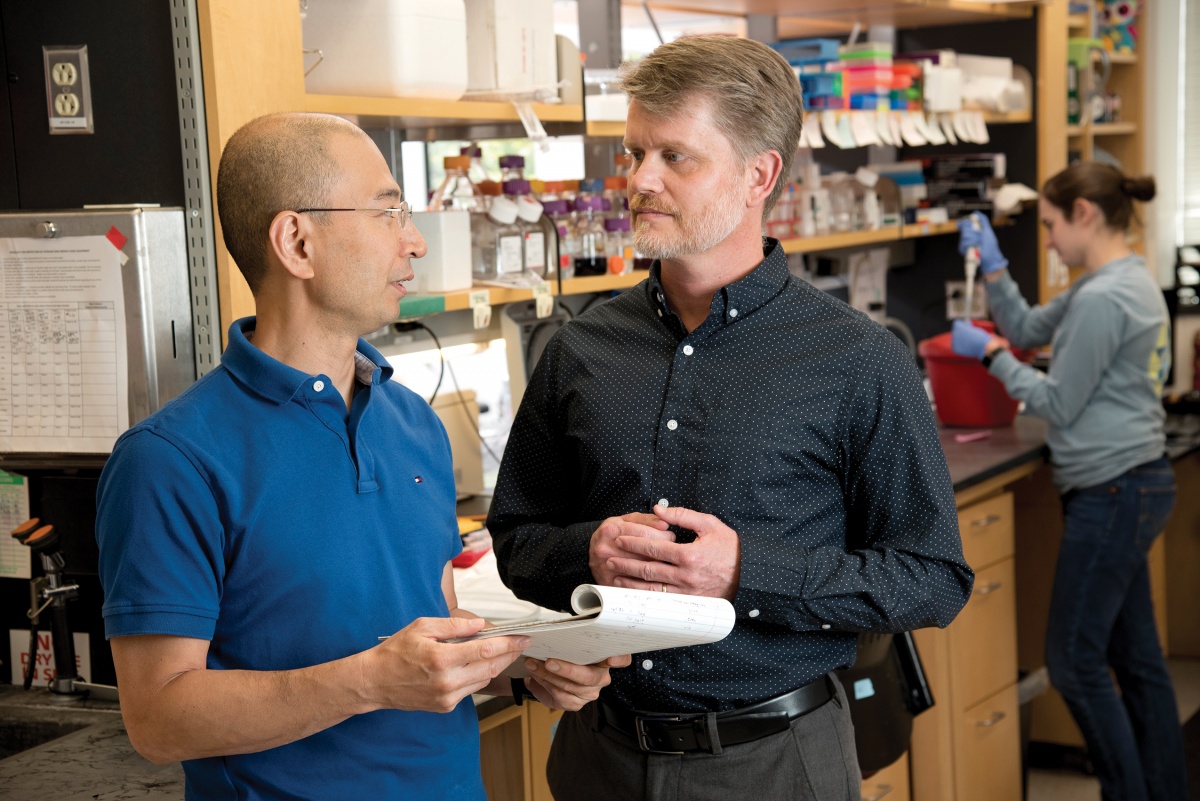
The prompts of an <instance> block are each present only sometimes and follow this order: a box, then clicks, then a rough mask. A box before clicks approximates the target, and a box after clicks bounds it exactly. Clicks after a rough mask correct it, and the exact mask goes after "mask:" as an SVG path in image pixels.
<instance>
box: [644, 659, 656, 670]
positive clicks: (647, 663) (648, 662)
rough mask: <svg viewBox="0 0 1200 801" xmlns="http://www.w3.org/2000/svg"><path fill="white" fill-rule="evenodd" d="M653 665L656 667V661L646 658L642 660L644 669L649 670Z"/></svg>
mask: <svg viewBox="0 0 1200 801" xmlns="http://www.w3.org/2000/svg"><path fill="white" fill-rule="evenodd" d="M652 667H654V662H652V661H651V660H649V659H645V660H643V661H642V669H643V670H649V669H650V668H652Z"/></svg>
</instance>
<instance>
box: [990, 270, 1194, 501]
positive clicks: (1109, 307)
mask: <svg viewBox="0 0 1200 801" xmlns="http://www.w3.org/2000/svg"><path fill="white" fill-rule="evenodd" d="M987 288H988V305H989V306H990V307H991V311H992V316H993V317H994V318H995V319H996V324H997V328H998V329H999V331H1000V332H1001V333H1002V334H1003V335H1004V336H1005V337H1007V338H1008V340H1009V342H1011V343H1012V344H1013V345H1014V346H1016V347H1018V348H1035V347H1040V346H1042V345H1045V344H1046V343H1050V344H1051V346H1052V349H1053V358H1052V361H1051V365H1050V371H1049V373H1048V374H1043V373H1041V372H1039V371H1037V370H1035V369H1033V368H1032V367H1029V366H1028V365H1026V364H1023V363H1021V362H1020V361H1019V360H1018V359H1017V358H1016V357H1014V356H1013V355H1012V354H1011V353H1008V352H1007V351H1005V352H1002V353H1000V354H999V355H998V356H997V357H996V358H995V359H994V360H993V362H992V365H991V372H992V374H993V375H995V376H996V377H997V378H999V379H1000V380H1001V381H1002V382H1004V385H1005V387H1007V389H1008V393H1009V394H1010V395H1011V396H1012V397H1014V398H1016V399H1018V400H1022V401H1024V402H1025V411H1026V413H1028V414H1031V415H1033V416H1035V417H1041V418H1043V419H1045V420H1046V421H1047V422H1049V423H1050V426H1049V429H1048V432H1047V435H1046V439H1047V443H1048V444H1049V446H1050V453H1051V464H1052V466H1053V469H1054V481H1055V484H1056V485H1057V486H1058V489H1059V491H1060V492H1066V491H1067V490H1070V489H1078V488H1080V487H1090V486H1093V485H1095V484H1100V483H1102V482H1104V481H1108V480H1109V479H1112V478H1116V477H1117V476H1119V475H1121V474H1122V473H1124V472H1126V471H1127V470H1129V469H1131V468H1133V467H1136V466H1137V465H1139V464H1143V463H1145V462H1148V461H1151V460H1153V459H1157V458H1158V457H1160V456H1162V454H1163V447H1164V444H1165V438H1164V435H1163V420H1164V417H1165V415H1164V412H1163V407H1162V387H1163V382H1164V381H1165V380H1166V376H1167V372H1168V370H1169V369H1170V365H1171V341H1170V339H1171V338H1170V325H1169V319H1168V316H1167V308H1166V303H1165V302H1164V301H1163V297H1162V292H1161V291H1160V290H1159V288H1158V286H1157V285H1156V284H1155V283H1154V280H1153V278H1152V277H1151V275H1150V273H1149V271H1148V270H1147V269H1146V263H1145V261H1144V260H1143V259H1142V258H1141V257H1140V256H1137V255H1131V256H1127V257H1125V258H1121V259H1117V260H1115V261H1112V262H1109V263H1108V264H1106V265H1104V266H1103V267H1101V268H1100V269H1099V270H1097V271H1095V272H1094V273H1092V274H1090V275H1085V276H1083V277H1082V278H1080V279H1079V280H1078V281H1076V282H1075V284H1074V285H1073V286H1072V287H1071V288H1070V289H1069V290H1067V291H1066V292H1064V293H1062V294H1061V295H1059V296H1058V297H1056V298H1054V299H1053V300H1051V301H1050V302H1049V303H1047V304H1046V305H1044V306H1037V307H1034V308H1030V306H1029V304H1027V303H1026V302H1025V299H1024V298H1022V297H1021V293H1020V292H1019V291H1018V289H1017V284H1016V282H1015V281H1013V280H1012V278H1011V277H1010V276H1009V275H1008V273H1007V272H1005V274H1004V275H1003V277H1001V278H1000V280H998V281H996V282H994V283H989V284H988V287H987Z"/></svg>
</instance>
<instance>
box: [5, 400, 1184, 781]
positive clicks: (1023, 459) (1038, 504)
mask: <svg viewBox="0 0 1200 801" xmlns="http://www.w3.org/2000/svg"><path fill="white" fill-rule="evenodd" d="M1168 428H1169V430H1171V431H1173V432H1176V435H1173V436H1172V442H1171V445H1170V449H1171V455H1172V458H1173V459H1175V466H1176V473H1177V476H1178V478H1179V483H1180V487H1181V491H1180V494H1179V497H1180V501H1179V506H1178V507H1177V510H1176V514H1175V517H1174V518H1173V519H1172V521H1171V523H1170V525H1169V526H1168V529H1167V532H1166V536H1164V537H1163V538H1161V539H1160V541H1159V542H1158V544H1157V545H1156V549H1155V551H1154V552H1152V558H1151V572H1152V579H1153V584H1154V588H1155V590H1154V591H1155V602H1156V606H1157V607H1158V610H1157V611H1159V613H1160V621H1159V622H1160V628H1161V630H1162V632H1163V634H1164V639H1165V640H1167V641H1168V642H1169V643H1170V650H1171V652H1172V653H1174V654H1182V655H1192V656H1200V609H1198V608H1197V607H1196V605H1195V604H1194V603H1189V602H1188V601H1187V599H1188V597H1189V596H1190V595H1191V593H1192V591H1193V590H1192V588H1194V587H1196V586H1200V574H1198V573H1200V492H1196V491H1195V490H1194V489H1189V488H1197V487H1200V418H1195V419H1190V420H1186V419H1181V418H1173V419H1172V421H1171V423H1170V424H1169V426H1168ZM979 432H980V430H977V429H950V428H944V429H941V430H940V431H939V438H940V440H941V444H942V448H943V449H944V451H945V453H946V461H947V465H948V466H949V469H950V478H951V482H952V484H953V487H954V492H955V499H956V502H957V505H958V513H959V526H960V530H961V532H962V538H963V552H964V555H965V556H966V559H967V562H968V563H969V564H970V565H971V566H972V567H973V568H974V569H975V571H976V583H975V591H974V593H973V594H972V597H971V600H970V601H969V602H968V604H967V606H966V607H965V608H964V610H963V612H962V613H961V614H960V615H959V616H958V618H957V619H956V620H955V621H954V622H953V623H952V624H951V625H950V626H948V627H947V628H946V629H924V630H921V631H919V632H916V638H917V643H918V647H919V649H920V654H921V658H922V660H923V662H924V666H925V669H926V673H927V676H928V679H929V681H930V684H931V687H932V690H933V696H934V698H935V700H936V702H937V703H936V704H935V706H934V707H933V708H932V709H930V710H929V711H927V712H925V713H924V714H922V715H919V716H918V717H917V718H916V719H915V720H914V729H913V740H912V745H911V748H910V750H909V752H908V753H907V754H906V755H905V756H904V757H903V758H902V760H901V761H899V762H897V763H896V764H895V765H893V766H892V767H890V768H888V769H886V771H885V772H881V773H880V774H876V775H875V776H872V777H871V778H870V779H868V780H867V781H866V782H864V798H870V797H875V796H879V795H881V793H882V792H886V793H887V795H888V798H889V799H896V801H902V800H903V799H907V798H910V797H911V798H915V799H939V801H952V799H967V798H970V799H972V801H977V800H978V801H988V800H989V799H996V800H997V801H1000V800H1003V801H1016V800H1017V799H1020V798H1021V731H1020V726H1019V725H1018V724H1019V721H1020V719H1021V717H1022V716H1023V715H1032V727H1031V728H1032V737H1033V739H1035V740H1043V741H1047V742H1060V743H1064V744H1067V743H1071V742H1073V740H1072V737H1074V738H1078V733H1077V732H1075V733H1074V734H1073V735H1072V732H1071V729H1072V728H1073V724H1072V723H1071V722H1070V719H1069V716H1065V708H1062V702H1061V700H1058V699H1057V696H1056V695H1055V694H1054V693H1053V691H1051V692H1049V693H1046V694H1045V695H1044V696H1042V697H1039V698H1038V699H1036V700H1035V701H1034V702H1033V704H1032V709H1031V710H1030V709H1024V710H1022V709H1018V701H1017V681H1018V677H1019V675H1021V673H1023V672H1026V671H1028V670H1032V669H1035V668H1036V667H1039V666H1040V665H1041V660H1042V639H1043V638H1044V636H1045V610H1046V609H1047V607H1048V600H1049V587H1050V582H1051V580H1052V578H1053V567H1054V560H1055V557H1056V555H1057V542H1058V534H1059V532H1060V531H1061V508H1060V507H1059V505H1058V495H1057V493H1056V492H1055V491H1054V488H1053V485H1052V483H1051V482H1050V479H1049V468H1048V466H1047V464H1046V458H1045V457H1046V449H1045V439H1044V436H1045V424H1044V423H1043V422H1041V421H1039V420H1035V419H1032V418H1026V417H1024V416H1021V417H1018V418H1017V420H1016V421H1015V423H1014V425H1013V426H1011V427H1005V428H997V429H991V430H990V433H988V434H987V435H986V436H982V437H972V436H970V435H972V434H979ZM1179 432H1182V433H1179ZM475 503H476V504H480V503H483V504H486V501H485V500H484V499H480V500H477V501H475ZM462 508H466V509H469V508H470V506H469V504H468V505H467V506H465V507H462ZM481 509H482V508H481ZM1166 554H1169V555H1170V565H1169V566H1168V560H1167V557H1166ZM1176 596H1178V599H1179V600H1178V601H1176V602H1175V603H1170V602H1171V601H1174V600H1175V599H1176ZM1168 606H1170V609H1171V611H1172V616H1171V627H1170V629H1169V632H1170V636H1169V637H1168V636H1167V632H1168V629H1167V627H1166V617H1165V611H1166V609H1167V608H1168ZM476 701H477V706H476V708H477V710H478V714H479V720H480V733H481V754H482V756H481V759H482V764H483V771H484V780H485V785H486V787H487V790H488V795H489V798H491V799H492V801H501V800H502V799H522V801H548V799H549V798H550V795H549V790H548V787H547V786H546V782H545V778H544V775H545V773H544V766H545V761H546V757H547V755H548V753H549V747H550V739H551V736H552V732H553V726H554V724H555V722H556V721H557V719H558V717H559V714H560V713H558V712H554V711H551V710H547V709H545V708H544V707H542V706H541V705H540V704H536V703H528V704H525V705H523V706H520V707H518V706H515V705H514V704H513V703H512V700H511V699H509V698H489V697H485V696H477V697H476ZM1064 716H1065V719H1064ZM0 728H3V729H5V730H7V731H8V732H9V733H11V735H12V736H13V737H20V736H21V734H22V733H28V735H29V736H31V737H34V738H40V740H47V739H48V738H49V737H52V736H57V737H58V739H52V740H49V741H48V742H43V743H42V744H41V745H36V746H35V747H32V748H28V750H23V751H20V752H19V753H15V754H14V755H13V756H11V757H9V758H7V759H0V787H3V788H5V791H6V797H13V798H24V797H29V798H34V797H45V796H44V793H45V792H46V789H47V788H53V795H54V797H56V798H62V799H67V800H68V801H71V800H73V799H79V801H83V799H91V798H94V797H96V796H97V794H103V797H105V798H114V799H119V798H135V797H136V798H143V799H148V800H149V801H179V800H180V799H182V798H183V771H182V769H181V767H180V766H179V764H178V763H176V764H172V765H168V766H164V767H159V766H155V765H152V764H151V763H149V762H147V761H146V760H144V759H142V758H141V757H140V756H138V755H137V754H136V753H135V752H134V751H133V749H132V746H131V745H130V744H129V740H128V737H127V736H126V735H125V730H124V726H123V724H122V722H121V719H120V715H119V714H118V711H117V708H116V706H115V704H112V703H108V702H104V701H85V702H82V703H81V702H77V701H59V700H56V699H54V698H52V697H50V696H49V694H48V693H47V692H45V691H41V692H38V691H34V692H32V693H24V692H22V691H21V690H20V689H19V688H15V687H13V688H0ZM67 732H69V733H67ZM63 733H66V736H61V735H62V734H63ZM37 741H38V739H34V740H33V742H37ZM3 745H4V744H3V742H0V747H3ZM28 745H29V742H25V743H24V744H18V745H17V746H16V747H12V748H10V749H9V752H11V751H15V750H19V749H20V748H22V747H27V746H28ZM4 753H6V752H5V751H0V754H4ZM881 788H884V789H882V790H881Z"/></svg>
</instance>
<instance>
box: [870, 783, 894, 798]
mask: <svg viewBox="0 0 1200 801" xmlns="http://www.w3.org/2000/svg"><path fill="white" fill-rule="evenodd" d="M875 786H876V787H878V788H879V792H878V793H876V794H875V795H873V796H871V797H870V798H864V799H863V801H879V799H881V798H883V797H884V796H885V795H889V794H890V793H891V792H892V785H890V784H877V785H875Z"/></svg>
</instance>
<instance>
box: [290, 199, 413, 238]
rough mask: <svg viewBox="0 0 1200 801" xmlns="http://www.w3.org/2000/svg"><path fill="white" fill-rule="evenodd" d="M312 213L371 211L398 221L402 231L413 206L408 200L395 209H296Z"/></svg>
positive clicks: (401, 202)
mask: <svg viewBox="0 0 1200 801" xmlns="http://www.w3.org/2000/svg"><path fill="white" fill-rule="evenodd" d="M310 211H371V212H374V213H376V214H380V213H383V214H386V215H387V216H388V217H389V218H390V219H393V220H396V221H397V223H398V224H399V225H400V230H401V231H403V230H404V229H405V227H407V226H408V221H409V220H410V219H411V218H412V206H410V205H408V201H407V200H401V201H400V205H399V206H397V207H396V208H394V209H296V213H297V214H307V213H309V212H310Z"/></svg>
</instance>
